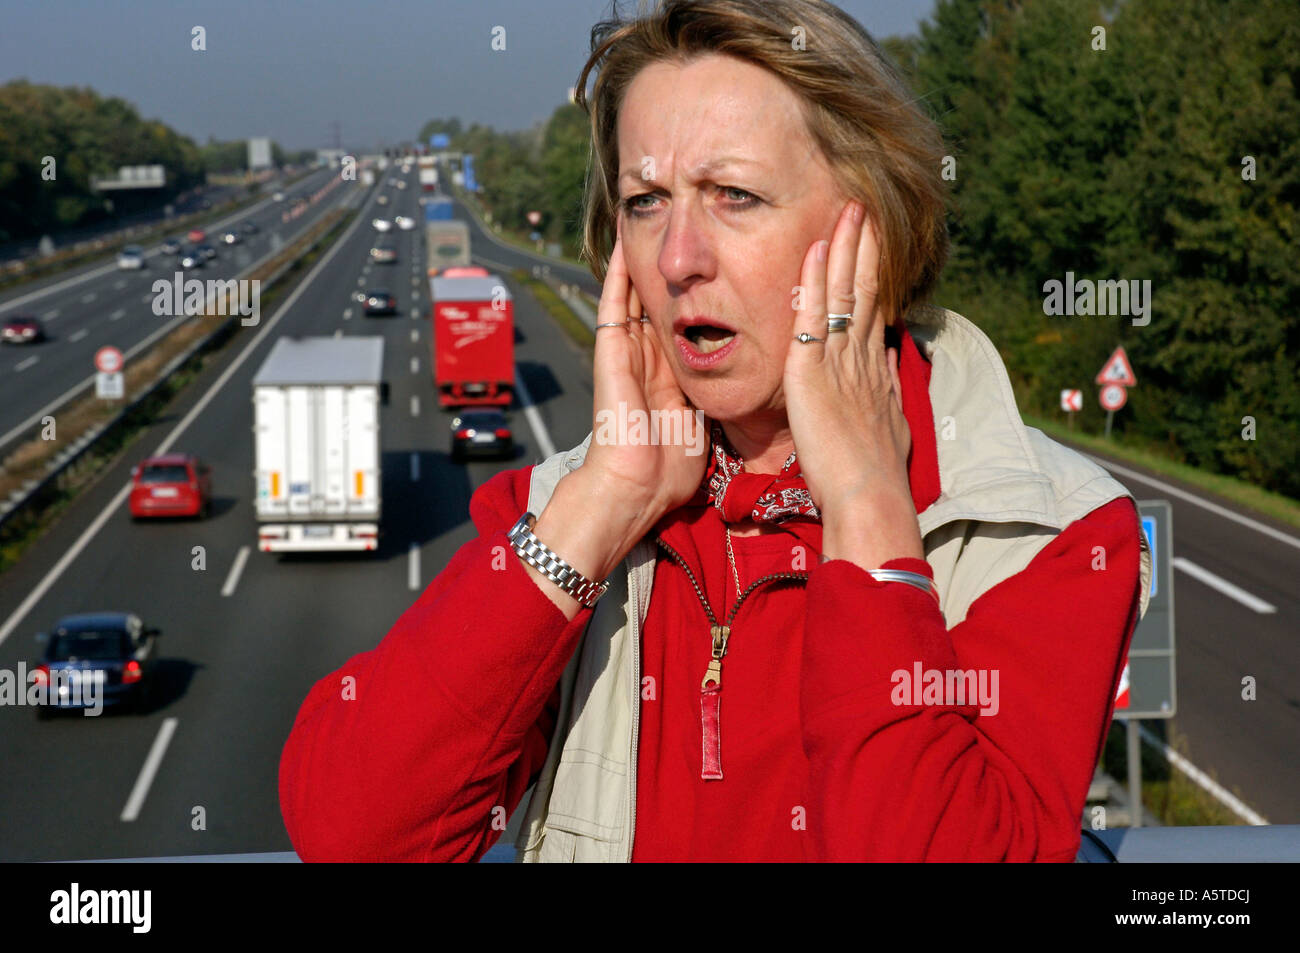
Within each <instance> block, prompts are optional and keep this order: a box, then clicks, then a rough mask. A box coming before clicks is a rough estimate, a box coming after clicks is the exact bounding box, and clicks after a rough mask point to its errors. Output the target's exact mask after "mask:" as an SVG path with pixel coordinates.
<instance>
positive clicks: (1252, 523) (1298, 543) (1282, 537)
mask: <svg viewBox="0 0 1300 953" xmlns="http://www.w3.org/2000/svg"><path fill="white" fill-rule="evenodd" d="M1084 456H1086V457H1088V459H1090V460H1092V462H1093V463H1096V464H1097V465H1098V466H1102V467H1105V468H1106V469H1107V470H1112V471H1114V472H1115V473H1118V474H1120V475H1121V476H1125V477H1128V478H1129V479H1130V480H1141V481H1142V482H1143V483H1145V484H1147V485H1148V486H1154V487H1155V488H1156V489H1158V490H1160V491H1161V492H1162V493H1168V494H1169V495H1170V496H1176V497H1178V498H1179V499H1180V500H1186V501H1187V502H1188V503H1191V504H1192V505H1193V506H1199V507H1200V508H1201V509H1203V510H1209V511H1210V512H1211V513H1215V514H1217V515H1219V516H1222V517H1224V518H1225V519H1230V520H1232V521H1233V522H1234V523H1239V524H1241V525H1242V526H1248V527H1250V528H1251V529H1253V530H1255V531H1256V532H1259V533H1263V534H1264V535H1265V536H1271V537H1272V538H1273V539H1276V540H1278V541H1279V542H1283V543H1286V544H1287V545H1288V546H1294V547H1295V548H1296V549H1300V537H1295V536H1292V535H1290V534H1289V533H1284V532H1282V531H1281V530H1278V529H1274V528H1273V527H1272V526H1267V525H1265V524H1264V523H1261V522H1259V521H1257V520H1253V519H1251V518H1250V517H1249V516H1242V515H1241V514H1240V513H1234V512H1233V511H1232V510H1230V509H1228V508H1226V507H1223V506H1220V505H1219V504H1217V503H1211V502H1210V501H1209V500H1203V499H1201V498H1200V497H1199V496H1196V495H1195V494H1193V493H1188V492H1187V491H1186V490H1180V489H1179V488H1178V487H1176V486H1171V485H1170V484H1168V483H1165V482H1164V481H1163V480H1157V479H1155V478H1154V477H1149V476H1147V475H1146V474H1145V473H1138V472H1137V471H1136V470H1130V469H1129V468H1128V467H1122V466H1120V465H1119V464H1117V463H1111V462H1110V461H1109V460H1102V459H1100V458H1098V457H1094V456H1091V455H1090V454H1084Z"/></svg>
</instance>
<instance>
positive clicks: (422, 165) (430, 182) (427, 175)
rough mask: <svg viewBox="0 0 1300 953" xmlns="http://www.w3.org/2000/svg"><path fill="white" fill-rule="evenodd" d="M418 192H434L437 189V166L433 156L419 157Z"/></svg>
mask: <svg viewBox="0 0 1300 953" xmlns="http://www.w3.org/2000/svg"><path fill="white" fill-rule="evenodd" d="M418 175H419V179H420V191H422V192H435V191H437V189H438V164H437V158H436V157H435V156H420V159H419V173H418Z"/></svg>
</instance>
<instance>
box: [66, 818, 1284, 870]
mask: <svg viewBox="0 0 1300 953" xmlns="http://www.w3.org/2000/svg"><path fill="white" fill-rule="evenodd" d="M514 859H515V849H514V848H513V847H511V846H510V845H508V844H497V845H496V846H495V847H492V848H490V849H489V850H488V852H487V853H486V854H484V855H483V859H482V860H481V861H480V863H484V864H493V863H510V862H512V861H514ZM1298 860H1300V824H1271V825H1267V826H1265V827H1256V826H1250V825H1246V826H1241V827H1236V826H1233V827H1135V828H1115V829H1114V830H1108V831H1091V830H1086V829H1085V830H1084V831H1083V842H1082V843H1081V844H1080V845H1079V854H1078V856H1077V857H1076V858H1075V863H1077V864H1149V863H1161V864H1165V863H1194V864H1217V863H1227V862H1234V861H1235V862H1238V863H1243V862H1244V863H1261V864H1267V863H1287V862H1290V863H1294V862H1296V861H1298ZM68 863H89V864H296V863H301V858H299V857H298V855H297V854H296V853H294V852H293V851H291V850H286V851H270V852H267V853H252V854H189V855H186V856H181V857H122V858H118V859H116V860H89V861H68Z"/></svg>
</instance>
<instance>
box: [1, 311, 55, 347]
mask: <svg viewBox="0 0 1300 953" xmlns="http://www.w3.org/2000/svg"><path fill="white" fill-rule="evenodd" d="M44 340H45V328H44V326H43V325H42V324H41V322H40V321H37V320H36V319H35V318H33V317H31V316H29V315H15V316H14V317H12V318H6V319H5V322H4V326H3V329H0V341H4V343H5V344H38V343H40V342H41V341H44Z"/></svg>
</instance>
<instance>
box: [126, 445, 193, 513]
mask: <svg viewBox="0 0 1300 953" xmlns="http://www.w3.org/2000/svg"><path fill="white" fill-rule="evenodd" d="M130 507H131V517H132V518H133V519H140V518H141V517H148V516H204V517H206V516H208V514H209V513H211V512H212V475H211V471H210V470H209V468H208V467H207V466H206V465H204V464H203V463H200V462H199V460H198V458H197V457H192V456H190V455H189V454H184V453H169V454H166V455H164V456H161V457H150V458H149V459H147V460H144V461H143V462H141V463H140V464H138V465H137V466H136V467H135V469H133V470H132V471H131V499H130Z"/></svg>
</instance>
